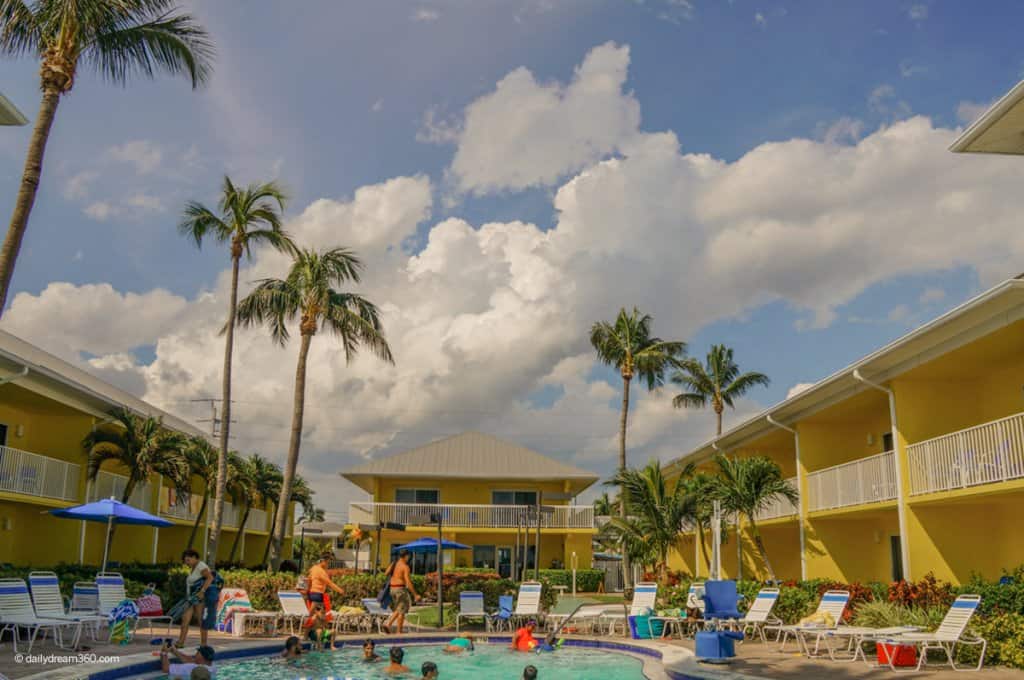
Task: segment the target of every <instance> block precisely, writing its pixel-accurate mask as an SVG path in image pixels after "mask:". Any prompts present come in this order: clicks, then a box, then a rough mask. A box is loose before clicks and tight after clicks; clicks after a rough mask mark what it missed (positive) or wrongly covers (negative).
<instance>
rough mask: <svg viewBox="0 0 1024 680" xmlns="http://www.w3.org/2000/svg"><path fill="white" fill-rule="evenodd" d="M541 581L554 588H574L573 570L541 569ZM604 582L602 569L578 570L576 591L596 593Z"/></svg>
mask: <svg viewBox="0 0 1024 680" xmlns="http://www.w3.org/2000/svg"><path fill="white" fill-rule="evenodd" d="M540 580H541V581H545V582H547V583H549V584H550V585H553V586H566V587H567V588H572V569H541V570H540ZM603 581H604V571H602V570H601V569H577V570H576V590H577V592H581V593H596V592H597V588H598V586H600V585H601V583H602V582H603Z"/></svg>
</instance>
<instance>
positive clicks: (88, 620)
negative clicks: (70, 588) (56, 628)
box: [28, 571, 107, 640]
mask: <svg viewBox="0 0 1024 680" xmlns="http://www.w3.org/2000/svg"><path fill="white" fill-rule="evenodd" d="M28 585H29V590H30V591H31V592H32V607H33V608H34V609H35V612H36V616H38V617H39V618H42V619H56V620H58V621H72V622H80V623H81V624H82V627H83V628H87V629H89V630H90V631H91V633H92V639H93V640H99V632H100V626H102V625H103V624H105V623H106V622H107V617H105V616H101V615H99V614H97V613H96V612H95V611H92V612H74V613H69V612H66V611H65V610H64V597H63V596H62V595H61V594H60V580H59V579H58V578H57V574H55V573H54V572H52V571H33V572H31V573H30V574H29V575H28Z"/></svg>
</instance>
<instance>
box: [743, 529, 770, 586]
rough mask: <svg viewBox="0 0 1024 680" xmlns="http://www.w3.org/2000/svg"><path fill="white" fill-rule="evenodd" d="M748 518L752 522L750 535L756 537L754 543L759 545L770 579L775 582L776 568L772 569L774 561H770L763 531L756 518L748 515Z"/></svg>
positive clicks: (758, 549) (758, 548)
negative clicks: (758, 526) (762, 537)
mask: <svg viewBox="0 0 1024 680" xmlns="http://www.w3.org/2000/svg"><path fill="white" fill-rule="evenodd" d="M747 520H748V521H749V522H750V535H751V536H753V537H754V545H755V546H757V552H758V553H759V554H760V555H761V559H762V560H763V561H764V568H765V571H767V572H768V580H769V581H771V582H773V583H774V582H775V570H774V569H772V563H771V562H769V561H768V551H767V550H765V549H764V541H763V540H762V539H761V531H760V530H759V529H758V528H757V524H755V523H754V518H752V517H750V516H749V515H748V516H747Z"/></svg>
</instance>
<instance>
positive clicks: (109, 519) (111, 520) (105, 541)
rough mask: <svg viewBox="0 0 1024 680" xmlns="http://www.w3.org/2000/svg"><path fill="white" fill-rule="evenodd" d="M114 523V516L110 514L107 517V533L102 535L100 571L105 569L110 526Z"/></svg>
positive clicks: (108, 550) (108, 548)
mask: <svg viewBox="0 0 1024 680" xmlns="http://www.w3.org/2000/svg"><path fill="white" fill-rule="evenodd" d="M113 523H114V516H113V515H110V516H108V517H107V533H106V535H105V536H104V537H103V568H102V569H100V571H106V570H107V554H108V553H109V552H110V527H111V525H113Z"/></svg>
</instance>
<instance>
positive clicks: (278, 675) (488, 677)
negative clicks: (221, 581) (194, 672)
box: [217, 644, 645, 680]
mask: <svg viewBox="0 0 1024 680" xmlns="http://www.w3.org/2000/svg"><path fill="white" fill-rule="evenodd" d="M388 649H389V648H388V647H387V646H386V645H379V646H378V647H377V653H378V654H379V655H380V656H381V661H379V662H377V663H372V664H368V663H364V662H363V661H362V660H361V657H362V651H361V650H360V649H358V648H357V647H352V648H350V649H339V650H336V651H334V652H309V653H307V654H304V655H303V656H302V658H301V659H293V660H289V661H285V660H284V659H279V658H278V659H274V658H267V657H261V658H254V659H246V660H244V661H237V662H227V663H225V664H224V665H220V664H218V670H217V678H218V680H295V679H296V678H310V679H312V678H318V679H322V678H329V677H332V678H348V677H351V678H358V679H359V680H394V679H395V678H396V677H406V678H419V677H421V676H420V665H421V664H422V663H423V662H424V661H433V662H434V663H436V664H437V667H438V670H439V676H440V677H439V680H505V679H507V680H519V679H520V678H521V677H522V675H523V668H524V667H525V666H526V665H528V664H532V665H534V666H536V667H537V670H538V671H539V672H538V678H539V680H644V677H645V676H644V674H643V670H642V668H643V662H642V661H640V660H639V659H637V658H634V657H632V656H628V655H625V654H619V653H616V652H607V651H602V650H598V649H590V648H562V649H559V650H558V651H556V652H544V653H540V654H527V653H524V652H513V651H511V650H509V649H508V648H507V647H506V646H505V645H501V644H493V645H488V644H478V645H477V647H476V651H475V652H471V653H468V654H467V653H463V654H458V655H451V654H444V653H442V651H441V649H442V647H441V646H439V645H410V646H408V647H405V665H406V666H408V667H409V668H410V669H412V672H411V673H408V674H406V675H404V676H394V675H389V674H387V673H385V672H384V669H385V668H386V667H387V665H388V664H387V661H386V659H387V658H388Z"/></svg>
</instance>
